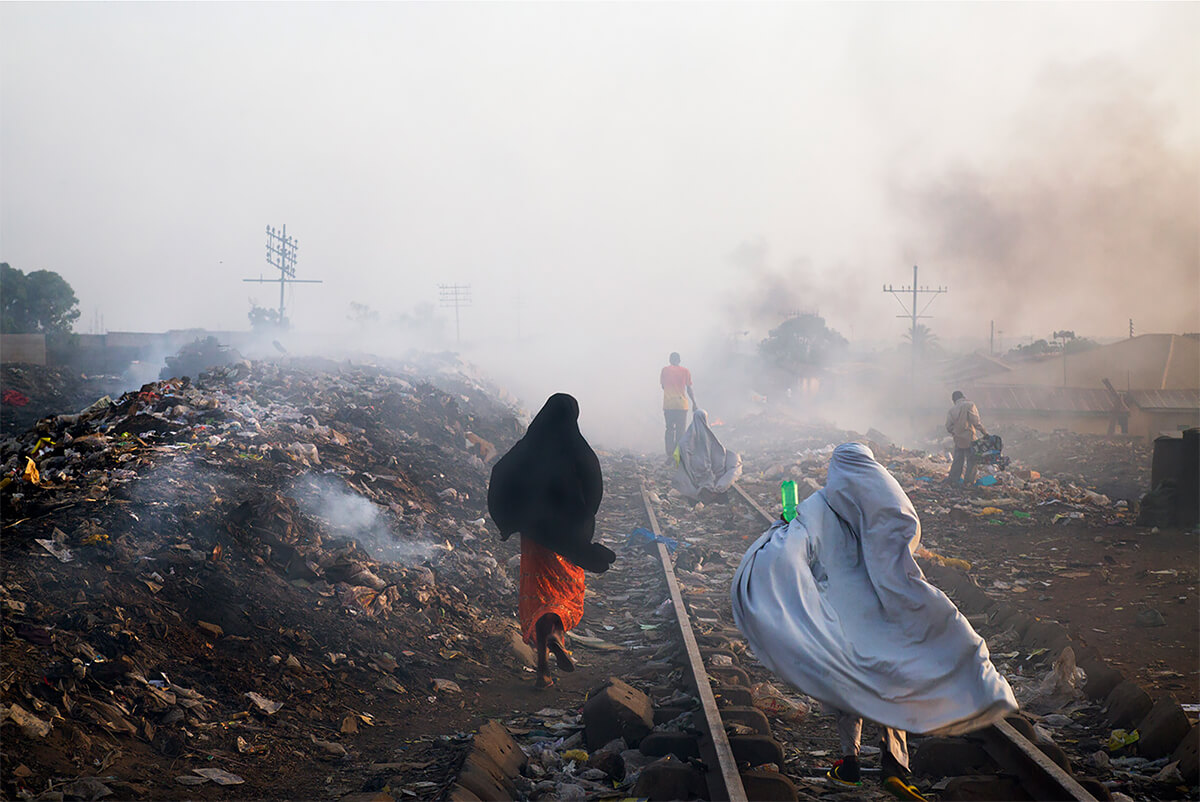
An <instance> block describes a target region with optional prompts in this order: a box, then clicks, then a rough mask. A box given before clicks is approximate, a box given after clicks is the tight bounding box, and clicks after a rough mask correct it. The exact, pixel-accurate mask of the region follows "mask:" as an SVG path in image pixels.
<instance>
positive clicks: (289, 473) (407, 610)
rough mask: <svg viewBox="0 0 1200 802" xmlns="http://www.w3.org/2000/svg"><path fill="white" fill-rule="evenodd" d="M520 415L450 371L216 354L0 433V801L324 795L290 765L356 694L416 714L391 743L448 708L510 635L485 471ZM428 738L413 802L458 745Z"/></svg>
mask: <svg viewBox="0 0 1200 802" xmlns="http://www.w3.org/2000/svg"><path fill="white" fill-rule="evenodd" d="M418 376H425V377H429V376H432V377H435V378H432V379H430V378H418ZM518 414H519V413H518V411H517V410H516V409H515V408H514V407H512V406H511V405H509V404H507V403H505V402H503V401H501V400H499V392H498V391H497V390H495V389H494V388H490V387H486V386H485V385H483V384H482V383H481V382H479V381H477V380H475V379H474V378H472V377H471V376H469V375H468V374H467V373H466V372H464V371H463V370H462V369H461V367H460V366H459V365H458V364H457V362H456V360H454V359H453V358H451V357H422V359H421V361H420V362H417V363H399V364H393V365H389V366H386V367H384V366H378V365H351V364H347V363H334V362H326V361H320V360H309V361H300V360H289V361H287V362H284V363H268V362H253V363H251V362H247V361H239V362H235V363H233V364H229V365H225V366H222V367H219V368H215V369H212V370H211V371H210V372H207V373H202V374H200V376H199V378H198V379H196V380H195V381H189V380H188V379H178V378H173V379H167V380H163V381H158V382H153V383H150V384H146V385H145V386H143V387H142V388H141V389H140V390H139V391H136V392H129V393H126V394H124V395H122V396H120V397H119V398H111V397H103V398H101V399H100V400H98V401H96V402H95V403H93V404H91V405H90V406H89V407H87V408H86V409H84V410H83V411H82V412H79V413H78V414H68V415H57V416H53V417H47V418H43V419H41V420H39V421H37V423H36V425H35V426H34V427H33V428H31V429H29V430H28V431H27V432H25V433H24V434H21V435H20V436H17V437H11V438H9V439H7V440H5V441H4V442H3V444H2V446H0V463H2V464H3V465H4V473H3V476H4V478H3V480H0V482H2V486H0V504H2V505H3V521H4V524H3V525H4V532H3V540H2V541H0V548H2V557H3V561H2V562H3V565H2V568H0V607H2V610H3V627H2V634H0V638H2V647H3V654H4V670H3V672H2V673H0V719H5V721H4V729H5V732H6V733H8V734H14V735H15V734H16V729H10V728H13V727H14V725H15V726H16V727H19V728H20V731H21V732H22V733H24V736H25V737H19V736H18V737H14V738H6V741H7V743H6V745H5V749H4V751H3V763H4V770H3V777H4V780H3V783H4V788H3V795H4V797H5V798H19V797H25V798H32V797H34V796H37V795H39V794H42V793H46V792H47V790H48V789H49V790H50V792H51V793H53V794H61V793H62V792H63V791H64V789H63V788H52V787H51V786H54V784H55V782H57V780H56V779H55V778H59V777H64V776H68V777H70V776H74V777H81V776H86V777H93V778H95V777H103V776H105V775H106V774H108V775H114V776H113V777H110V779H112V780H113V781H114V782H115V784H112V783H110V785H111V787H108V786H103V788H90V787H89V788H82V789H68V790H67V791H66V798H97V797H96V794H98V795H100V796H104V795H107V794H106V793H105V792H106V791H107V792H111V793H115V794H117V795H118V796H119V797H122V798H128V797H135V796H143V795H147V794H149V795H152V796H159V797H161V796H163V795H164V794H165V795H167V796H172V795H177V794H178V793H182V792H183V787H184V786H190V785H194V784H199V783H208V784H210V787H212V788H213V789H214V790H215V789H216V786H218V785H223V784H230V783H240V782H241V781H244V780H248V779H249V780H252V781H253V787H255V788H257V789H264V788H270V787H276V788H278V789H279V790H280V793H281V794H285V795H293V796H294V795H297V794H299V795H303V796H311V795H313V794H317V793H322V794H323V793H325V792H324V791H322V789H320V788H305V787H302V783H303V779H300V780H299V782H300V785H298V784H297V782H298V780H297V778H296V777H290V776H288V772H289V769H288V766H289V765H292V766H294V765H296V764H297V762H298V761H301V762H311V761H332V762H334V763H337V762H338V761H340V760H343V759H345V757H346V754H347V752H346V749H345V747H344V746H342V745H341V744H339V743H336V742H337V741H338V740H339V734H342V733H346V732H347V731H357V730H364V731H367V732H368V733H369V732H370V730H371V729H372V725H373V724H377V723H378V722H376V721H374V720H373V717H372V715H371V714H370V713H369V712H368V711H369V710H371V709H372V707H373V706H372V702H373V701H375V700H379V699H380V697H392V698H393V700H394V701H395V702H397V703H398V704H396V705H392V706H390V708H391V709H400V708H403V709H408V710H412V711H414V713H415V715H414V716H413V720H411V721H390V722H387V723H388V724H389V730H390V731H391V733H392V736H391V737H393V738H394V737H395V733H401V734H403V733H404V732H405V731H406V729H408V730H416V729H417V728H418V726H419V724H420V722H419V721H417V719H418V718H420V716H421V715H422V714H421V713H420V712H419V711H421V710H422V709H429V710H437V709H440V708H444V706H445V705H446V704H449V705H450V706H451V707H462V705H463V703H462V701H461V688H460V687H459V685H458V683H456V682H455V680H454V679H453V678H454V677H455V676H456V675H457V676H459V677H460V678H461V677H462V676H463V675H471V674H473V673H481V672H483V671H484V665H485V664H488V663H492V664H494V663H495V660H496V659H497V658H496V657H495V655H497V654H508V653H509V650H510V647H511V642H512V634H511V631H510V629H509V627H510V626H511V625H510V624H508V623H507V622H508V620H509V619H510V618H511V616H510V615H508V614H509V613H510V610H509V606H508V605H507V601H508V600H507V598H506V594H504V593H503V590H504V589H505V588H511V587H512V584H511V583H512V580H511V579H510V577H509V574H508V573H507V569H506V566H505V565H504V564H503V563H504V556H502V555H498V554H496V553H495V552H496V551H499V549H501V548H502V547H503V545H502V544H500V543H499V542H498V541H497V540H496V539H495V538H493V537H492V536H490V535H488V534H487V533H486V532H485V525H484V510H485V487H486V478H487V470H488V468H489V463H487V462H485V461H486V460H491V459H493V458H494V456H495V455H496V453H497V451H498V450H500V451H503V450H504V449H506V448H507V447H508V446H509V445H511V443H512V442H513V441H515V440H516V438H517V436H518V435H519V433H520V431H521V430H522V427H521V425H520V423H519V421H518ZM513 553H514V554H515V553H516V552H515V550H513ZM497 589H499V591H500V592H497ZM518 640H519V639H518ZM455 672H458V673H457V674H456V673H455ZM456 697H458V699H457V700H456ZM426 718H428V717H426ZM7 719H11V721H8V720H7ZM426 724H427V721H426ZM448 729H450V731H453V729H452V728H448ZM418 740H419V739H418ZM348 745H349V744H348ZM410 746H411V744H410ZM427 746H428V748H429V749H431V750H434V752H437V750H438V749H442V750H443V751H444V750H445V749H450V753H449V755H447V754H443V753H437V754H435V755H434V756H433V757H431V758H430V759H428V760H427V761H425V762H426V764H427V765H425V766H424V767H423V766H422V765H421V764H415V765H416V768H415V769H413V768H412V767H411V766H410V767H409V770H408V771H407V774H406V776H407V778H408V779H409V780H412V779H413V778H414V777H416V778H417V780H418V781H419V780H420V777H421V776H422V768H424V770H425V773H426V774H428V775H430V776H428V777H427V778H426V779H425V780H424V781H423V782H425V786H424V787H421V788H418V789H417V792H419V793H420V795H422V796H436V795H437V793H438V792H439V791H438V789H440V788H443V787H444V786H445V785H446V784H447V783H449V782H451V781H452V779H453V775H454V772H455V771H456V768H457V767H456V766H455V765H454V764H455V760H459V762H461V760H460V758H461V757H462V755H461V754H459V752H461V750H459V751H458V752H456V751H455V750H454V749H453V748H452V747H448V746H446V744H444V743H443V744H440V745H439V744H436V743H433V744H428V745H427ZM351 748H353V746H351ZM410 753H411V750H410ZM267 754H272V755H274V756H275V757H276V759H274V760H262V759H260V758H259V757H257V756H262V755H267ZM131 762H132V763H133V764H137V765H140V766H141V767H142V768H141V769H140V770H135V771H131V770H129V768H130V763H131ZM318 765H321V764H320V763H318ZM150 766H154V767H156V768H154V769H153V770H151V769H150V768H149V767H150ZM309 773H312V772H309ZM116 775H120V776H123V777H126V778H128V777H130V776H142V777H145V778H146V779H145V780H144V781H141V782H143V783H144V784H140V785H139V784H137V783H133V784H131V783H122V782H120V781H116V780H115V776H116ZM176 775H177V776H176ZM243 775H244V776H243ZM300 775H301V778H302V777H303V776H304V772H303V771H302V772H300ZM97 782H100V781H99V780H97ZM214 784H215V785H214ZM419 784H420V782H418V785H419ZM247 787H251V786H247ZM200 790H202V789H190V788H189V789H188V791H187V793H189V794H194V793H196V792H198V791H200ZM58 798H62V797H61V796H60V797H58Z"/></svg>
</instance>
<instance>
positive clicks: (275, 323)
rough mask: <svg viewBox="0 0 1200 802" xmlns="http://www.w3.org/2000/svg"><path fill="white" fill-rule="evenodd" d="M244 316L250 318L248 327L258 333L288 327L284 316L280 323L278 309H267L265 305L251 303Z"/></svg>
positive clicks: (271, 331)
mask: <svg viewBox="0 0 1200 802" xmlns="http://www.w3.org/2000/svg"><path fill="white" fill-rule="evenodd" d="M246 317H248V318H249V319H250V328H251V329H252V330H253V331H256V332H259V333H273V332H277V331H286V330H287V328H288V319H287V318H286V317H285V318H284V319H283V322H282V323H280V320H279V310H278V309H267V308H266V307H265V306H259V305H258V304H252V305H251V307H250V311H249V312H248V313H247V314H246Z"/></svg>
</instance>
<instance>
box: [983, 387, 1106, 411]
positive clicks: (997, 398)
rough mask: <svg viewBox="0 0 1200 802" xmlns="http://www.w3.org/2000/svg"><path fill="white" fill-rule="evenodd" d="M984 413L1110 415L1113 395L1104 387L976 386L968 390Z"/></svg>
mask: <svg viewBox="0 0 1200 802" xmlns="http://www.w3.org/2000/svg"><path fill="white" fill-rule="evenodd" d="M967 398H970V399H971V400H972V401H974V402H975V405H976V406H978V407H979V411H980V412H981V413H982V414H983V415H985V416H986V415H987V414H988V412H1079V413H1093V414H1104V415H1107V414H1109V413H1111V412H1112V411H1113V397H1112V395H1111V394H1110V393H1109V392H1108V390H1105V389H1103V388H1101V389H1098V390H1093V389H1090V388H1083V387H1032V386H1027V387H997V386H977V387H975V388H974V389H973V390H972V391H971V392H969V393H967Z"/></svg>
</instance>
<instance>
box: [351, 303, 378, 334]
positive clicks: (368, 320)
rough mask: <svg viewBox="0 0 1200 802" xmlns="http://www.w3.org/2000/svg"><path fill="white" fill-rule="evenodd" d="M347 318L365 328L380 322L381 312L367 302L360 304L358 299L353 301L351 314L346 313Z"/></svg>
mask: <svg viewBox="0 0 1200 802" xmlns="http://www.w3.org/2000/svg"><path fill="white" fill-rule="evenodd" d="M346 320H349V321H352V322H354V323H357V324H358V325H359V326H360V327H362V328H364V329H365V328H367V326H369V325H371V324H372V323H377V322H379V313H378V312H376V311H375V310H374V309H372V308H371V307H370V306H368V305H367V304H360V303H358V302H357V301H351V302H350V314H348V315H346Z"/></svg>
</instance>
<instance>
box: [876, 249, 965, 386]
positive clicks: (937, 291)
mask: <svg viewBox="0 0 1200 802" xmlns="http://www.w3.org/2000/svg"><path fill="white" fill-rule="evenodd" d="M949 289H950V288H949V287H942V286H938V287H933V288H931V287H928V286H925V287H921V286H919V285H918V284H917V266H916V265H913V283H912V286H911V287H901V288H900V289H896V288H895V287H893V286H892V285H891V284H884V285H883V291H884V292H887V293H891V294H892V297H894V298H895V299H896V301H897V302H898V303H899V304H900V308H901V309H903V310H904V314H903V315H896V317H901V318H909V319H911V320H912V334H911V335H909V336H910V338H911V340H912V342H911V345H912V349H911V350H912V373H913V374H916V372H917V321H918V320H921V319H924V318H931V317H933V315H926V314H925V310H926V309H928V308H929V305H930V304H932V303H933V302H934V301H935V300H936V299H937V297H938V296H939V295H941V294H942V293H945V292H948V291H949ZM910 294H911V295H912V306H911V307H908V306H906V305H905V303H904V301H903V300H901V298H900V296H901V295H910ZM918 295H931V296H933V297H932V298H930V299H929V300H928V301H927V302H926V304H925V305H924V306H922V307H920V308H919V309H918V303H919V302H918V300H917V296H918Z"/></svg>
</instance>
